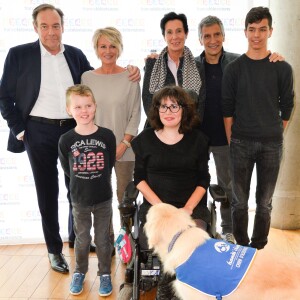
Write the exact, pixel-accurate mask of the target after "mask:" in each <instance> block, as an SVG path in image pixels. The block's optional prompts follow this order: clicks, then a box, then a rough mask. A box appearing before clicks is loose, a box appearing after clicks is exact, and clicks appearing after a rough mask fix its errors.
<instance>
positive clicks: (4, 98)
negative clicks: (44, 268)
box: [0, 4, 140, 273]
mask: <svg viewBox="0 0 300 300" xmlns="http://www.w3.org/2000/svg"><path fill="white" fill-rule="evenodd" d="M63 16H64V14H63V12H62V11H61V10H60V9H59V8H56V7H54V6H53V5H50V4H41V5H39V6H38V7H36V8H35V9H34V10H33V13H32V17H33V26H34V30H35V32H36V33H37V34H38V36H39V40H38V41H36V42H34V43H28V44H24V45H19V46H16V47H13V48H11V49H10V50H9V52H8V55H7V57H6V60H5V64H4V71H3V76H2V79H1V84H0V110H1V114H2V116H3V118H4V119H5V120H6V121H7V124H8V126H9V128H10V133H9V140H8V148H7V149H8V150H9V151H11V152H14V153H20V152H23V151H25V150H26V151H27V154H28V157H29V161H30V164H31V168H32V172H33V176H34V180H35V186H36V191H37V198H38V204H39V210H40V213H41V218H42V226H43V232H44V237H45V241H46V244H47V249H48V253H49V254H48V255H49V260H50V263H51V267H52V268H53V269H54V270H55V271H58V272H61V273H67V272H68V271H69V268H68V264H67V262H66V261H65V259H64V256H63V255H62V248H63V243H62V239H61V237H60V234H59V222H58V194H59V192H58V187H59V186H58V169H57V160H58V140H59V137H60V136H61V135H62V134H63V133H65V132H67V131H69V130H70V129H71V128H73V127H74V126H75V124H76V123H75V121H74V120H73V119H72V118H70V116H69V115H68V114H67V113H66V109H65V107H66V104H65V91H66V89H67V88H68V87H70V86H72V85H74V84H78V83H80V81H81V75H82V73H84V72H85V71H88V70H92V69H93V68H92V67H91V66H90V63H89V62H88V60H87V58H86V57H85V55H84V54H83V53H82V51H81V50H79V49H78V48H75V47H72V46H69V45H64V44H62V33H63V31H64V19H63ZM137 70H138V69H137V68H134V70H133V72H132V76H131V77H130V78H131V79H134V78H135V79H136V78H137V77H138V78H139V77H140V74H139V70H138V71H137ZM137 73H138V74H137ZM134 74H135V75H136V74H137V75H138V76H137V77H135V75H134ZM68 185H69V184H68V179H67V178H66V187H67V188H68ZM69 201H70V199H69ZM70 207H71V206H70ZM69 220H70V221H69V241H70V245H71V244H72V243H74V239H75V235H74V231H73V224H72V214H71V213H70V216H69Z"/></svg>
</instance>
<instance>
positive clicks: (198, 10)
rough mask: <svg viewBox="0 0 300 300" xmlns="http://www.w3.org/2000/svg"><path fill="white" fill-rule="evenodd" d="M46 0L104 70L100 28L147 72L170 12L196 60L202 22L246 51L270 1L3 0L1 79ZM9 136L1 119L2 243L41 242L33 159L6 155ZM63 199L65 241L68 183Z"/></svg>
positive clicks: (68, 39) (66, 37) (228, 44)
mask: <svg viewBox="0 0 300 300" xmlns="http://www.w3.org/2000/svg"><path fill="white" fill-rule="evenodd" d="M44 2H47V3H51V4H53V5H54V6H57V7H60V8H61V9H62V10H63V12H64V14H65V32H64V34H63V42H64V43H66V44H71V45H74V46H77V47H79V48H81V49H82V50H83V52H84V53H85V54H86V56H87V58H88V60H89V61H90V62H91V64H92V65H93V66H94V67H98V66H99V61H98V59H97V58H96V55H95V53H94V50H93V47H92V43H91V39H92V35H93V33H94V31H95V29H97V28H101V27H105V26H115V27H117V28H118V29H119V30H120V31H121V32H122V35H123V42H124V52H123V54H122V56H121V57H120V59H119V64H120V65H122V66H126V65H127V64H132V65H136V66H138V67H139V68H140V69H141V72H142V69H143V66H144V58H145V57H146V56H147V54H148V53H149V52H150V50H153V49H155V50H157V51H158V52H159V51H160V50H161V49H162V48H164V47H165V42H164V40H163V38H162V34H161V31H160V27H159V24H160V20H161V18H162V17H163V15H164V14H165V13H168V12H170V11H175V12H177V13H184V14H186V16H187V18H188V24H189V30H190V32H189V36H188V39H187V43H186V45H187V46H188V47H189V48H190V49H191V50H192V52H193V53H194V55H195V56H196V55H199V54H200V53H201V52H202V51H203V49H202V47H201V46H200V44H199V41H198V36H197V27H198V23H199V21H200V20H201V19H202V18H203V17H205V16H207V15H209V14H210V15H216V16H218V17H220V18H221V19H222V21H223V23H224V25H225V32H226V39H225V44H224V46H225V49H226V50H228V51H232V52H236V53H243V52H245V50H246V45H247V43H246V39H245V37H244V34H243V28H244V19H245V16H246V13H247V12H248V10H249V9H250V8H251V7H253V6H257V5H262V6H268V5H269V1H266V0H260V1H250V0H249V1H248V0H185V1H182V0H49V1H41V0H10V1H7V0H0V24H1V25H0V75H1V74H2V68H3V63H4V60H5V57H6V54H7V51H8V49H9V48H10V47H12V46H15V45H18V44H23V43H28V42H32V41H35V40H36V39H37V35H36V33H35V32H34V31H33V27H32V19H31V13H32V10H33V9H34V8H35V7H36V6H37V5H39V4H42V3H44ZM7 136H8V127H7V125H6V121H4V120H3V119H2V118H1V117H0V244H15V243H30V242H41V241H43V234H42V229H41V221H40V214H39V211H38V207H37V200H36V194H35V188H34V181H33V176H32V173H31V168H30V165H29V162H28V159H27V155H26V153H22V154H12V153H10V152H8V151H6V142H7ZM61 175H62V174H61ZM60 177H61V178H62V176H60ZM59 201H60V206H59V214H60V225H61V234H62V236H63V237H64V238H65V237H66V236H67V216H68V212H67V211H68V202H67V199H66V193H65V188H64V183H63V181H61V192H60V199H59ZM115 201H116V200H115Z"/></svg>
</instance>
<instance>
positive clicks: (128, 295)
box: [117, 182, 229, 300]
mask: <svg viewBox="0 0 300 300" xmlns="http://www.w3.org/2000/svg"><path fill="white" fill-rule="evenodd" d="M138 194H139V191H138V190H137V189H136V187H135V185H134V183H133V182H130V183H129V184H128V186H127V188H126V190H125V192H124V196H123V199H122V202H121V203H120V204H119V207H118V208H119V211H120V214H121V220H122V226H123V227H124V228H125V229H126V233H127V234H128V235H129V237H130V242H131V247H132V250H133V251H132V252H133V254H132V258H131V261H130V262H129V263H128V264H127V267H126V270H125V280H124V283H122V284H121V286H120V290H119V294H118V298H117V300H139V299H140V293H141V292H147V291H150V290H151V289H152V288H155V287H156V286H157V283H158V280H159V275H160V270H161V266H160V261H159V259H158V257H157V256H156V255H155V254H153V252H152V250H148V249H147V250H144V249H142V247H141V245H140V240H139V239H140V235H139V229H140V228H139V218H138V201H137V197H138ZM209 194H210V196H211V197H210V198H209V197H208V204H207V206H208V209H209V211H210V217H211V221H210V223H209V224H208V230H207V232H208V234H209V235H210V236H211V237H212V238H216V239H220V238H221V236H220V234H219V233H218V232H217V228H216V223H217V213H216V202H219V203H224V204H225V203H229V202H228V198H227V196H226V193H225V192H224V190H223V189H222V188H221V187H220V186H218V185H216V184H211V185H210V187H209Z"/></svg>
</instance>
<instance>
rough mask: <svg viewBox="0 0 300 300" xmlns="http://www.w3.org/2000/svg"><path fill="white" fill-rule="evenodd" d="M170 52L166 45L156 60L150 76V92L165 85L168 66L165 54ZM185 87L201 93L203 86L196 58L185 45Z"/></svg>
mask: <svg viewBox="0 0 300 300" xmlns="http://www.w3.org/2000/svg"><path fill="white" fill-rule="evenodd" d="M167 52H168V48H167V47H165V48H164V49H163V50H162V52H161V53H160V55H159V57H158V59H157V60H156V62H155V64H154V67H153V70H152V73H151V78H150V86H149V92H150V93H151V94H154V92H155V91H157V90H159V89H161V88H162V87H164V86H165V80H166V76H167V66H166V61H165V58H164V56H165V54H166V53H167ZM182 78H183V83H182V87H183V88H184V89H189V90H193V91H195V92H196V93H197V95H199V92H200V88H201V84H202V82H201V78H200V74H199V72H198V69H197V67H196V63H195V58H194V56H193V54H192V52H191V50H190V49H189V48H188V47H186V46H184V49H183V71H182Z"/></svg>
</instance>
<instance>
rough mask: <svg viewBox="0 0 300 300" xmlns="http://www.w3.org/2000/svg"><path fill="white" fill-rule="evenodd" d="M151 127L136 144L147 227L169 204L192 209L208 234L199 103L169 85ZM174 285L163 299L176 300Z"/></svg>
mask: <svg viewBox="0 0 300 300" xmlns="http://www.w3.org/2000/svg"><path fill="white" fill-rule="evenodd" d="M149 122H150V124H151V128H147V129H145V130H144V131H142V132H141V133H140V134H139V135H138V136H137V137H136V138H135V139H134V140H133V141H132V149H133V151H134V153H135V159H136V160H135V170H134V183H135V185H136V187H137V189H138V190H139V191H140V192H141V193H142V194H143V203H142V204H141V206H140V210H139V217H140V221H141V227H143V225H144V224H145V221H146V214H147V212H148V210H149V208H150V207H151V205H155V204H158V203H160V202H165V203H169V204H172V205H174V206H176V207H177V208H181V209H184V210H186V211H187V212H188V213H189V214H190V215H191V216H192V217H193V218H194V220H195V221H196V223H197V226H199V227H201V228H202V229H204V230H206V229H207V224H208V223H209V222H210V214H209V211H208V208H207V198H206V190H207V188H208V187H209V183H210V175H209V172H208V159H209V157H208V139H207V137H206V136H205V135H204V134H203V133H202V132H201V131H200V130H199V129H197V126H198V125H199V117H198V113H197V112H196V107H195V103H194V101H193V100H192V99H191V97H190V95H189V94H188V93H187V92H185V91H184V90H183V89H182V88H181V87H178V86H166V87H164V88H162V89H160V90H159V91H157V92H156V93H155V94H154V96H153V101H152V107H151V109H150V113H149ZM172 280H173V278H170V276H161V280H160V281H159V283H158V291H157V299H172V288H171V284H170V283H171V281H172ZM165 297H166V298H165ZM174 299H176V298H174Z"/></svg>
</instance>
